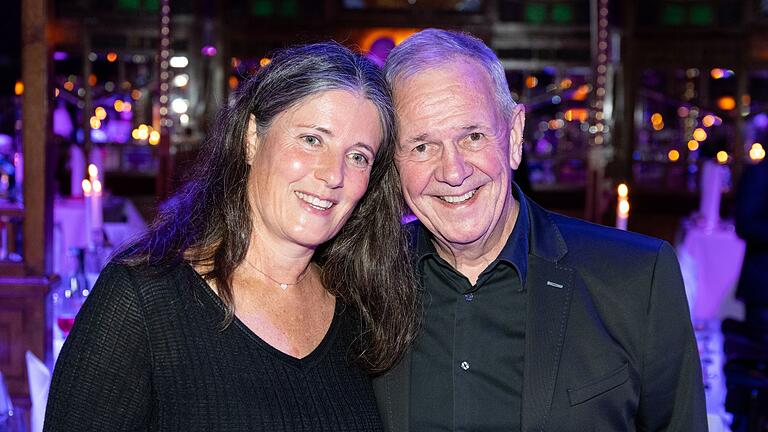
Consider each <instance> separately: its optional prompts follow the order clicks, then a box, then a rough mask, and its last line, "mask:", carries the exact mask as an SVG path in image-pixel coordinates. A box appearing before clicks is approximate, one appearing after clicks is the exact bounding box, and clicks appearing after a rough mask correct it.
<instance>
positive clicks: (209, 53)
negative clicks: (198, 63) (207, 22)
mask: <svg viewBox="0 0 768 432" xmlns="http://www.w3.org/2000/svg"><path fill="white" fill-rule="evenodd" d="M200 52H201V53H202V54H203V55H204V56H206V57H213V56H215V55H216V47H215V46H213V45H206V46H204V47H203V49H201V50H200Z"/></svg>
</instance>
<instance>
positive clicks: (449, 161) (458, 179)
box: [436, 145, 472, 186]
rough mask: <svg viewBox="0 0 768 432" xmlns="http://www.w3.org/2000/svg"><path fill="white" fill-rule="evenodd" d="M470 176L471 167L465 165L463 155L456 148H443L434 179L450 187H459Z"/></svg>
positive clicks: (451, 146) (450, 146) (452, 146)
mask: <svg viewBox="0 0 768 432" xmlns="http://www.w3.org/2000/svg"><path fill="white" fill-rule="evenodd" d="M470 175H472V167H471V166H470V165H468V164H467V162H466V161H465V160H464V155H462V154H461V152H460V151H459V150H458V149H457V148H456V146H454V145H446V146H444V147H443V153H442V155H441V156H440V168H439V169H438V172H437V176H436V179H437V180H438V181H441V182H444V183H448V184H449V185H451V186H460V185H461V184H462V183H464V180H466V179H467V177H469V176H470Z"/></svg>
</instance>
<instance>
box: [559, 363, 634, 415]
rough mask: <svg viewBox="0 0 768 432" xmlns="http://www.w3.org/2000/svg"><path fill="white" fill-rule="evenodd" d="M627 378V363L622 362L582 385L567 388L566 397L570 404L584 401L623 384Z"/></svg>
mask: <svg viewBox="0 0 768 432" xmlns="http://www.w3.org/2000/svg"><path fill="white" fill-rule="evenodd" d="M628 379H629V364H627V363H624V364H623V365H621V367H619V368H618V369H615V370H613V371H611V372H609V373H607V374H606V375H604V376H602V377H599V378H596V379H594V380H591V381H590V382H588V383H587V384H584V385H582V386H579V387H576V388H571V389H568V399H569V400H570V402H571V406H574V405H578V404H580V403H584V402H586V401H588V400H590V399H593V398H595V397H597V396H600V395H601V394H603V393H605V392H607V391H609V390H613V389H615V388H616V387H618V386H620V385H622V384H624V383H625V382H627V380H628Z"/></svg>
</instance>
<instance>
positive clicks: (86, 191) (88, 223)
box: [82, 179, 93, 248]
mask: <svg viewBox="0 0 768 432" xmlns="http://www.w3.org/2000/svg"><path fill="white" fill-rule="evenodd" d="M82 187H83V195H85V246H86V247H88V248H89V247H91V245H93V229H92V226H93V221H92V220H91V219H92V218H93V210H92V208H93V187H92V186H91V181H90V180H88V179H83V182H82Z"/></svg>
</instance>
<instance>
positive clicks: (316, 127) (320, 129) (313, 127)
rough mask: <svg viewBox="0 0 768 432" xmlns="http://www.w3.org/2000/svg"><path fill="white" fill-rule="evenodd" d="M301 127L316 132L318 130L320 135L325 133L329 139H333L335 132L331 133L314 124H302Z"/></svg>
mask: <svg viewBox="0 0 768 432" xmlns="http://www.w3.org/2000/svg"><path fill="white" fill-rule="evenodd" d="M299 127H304V128H310V129H314V130H316V131H318V132H320V133H323V134H325V135H328V136H329V137H331V138H333V132H331V131H330V130H329V129H326V128H324V127H322V126H318V125H314V124H309V125H306V124H300V125H299Z"/></svg>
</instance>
